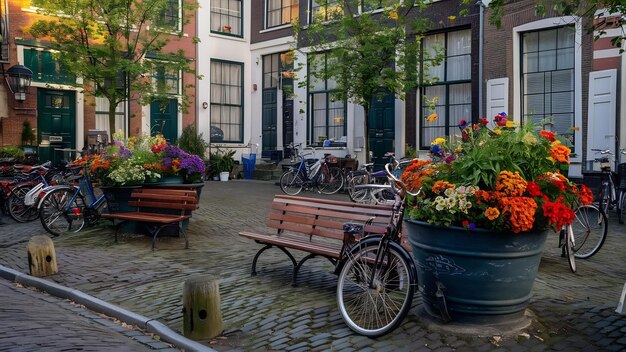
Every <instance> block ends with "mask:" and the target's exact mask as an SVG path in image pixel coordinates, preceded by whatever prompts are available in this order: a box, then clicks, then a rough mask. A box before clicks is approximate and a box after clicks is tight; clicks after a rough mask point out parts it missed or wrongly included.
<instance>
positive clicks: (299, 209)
mask: <svg viewBox="0 0 626 352" xmlns="http://www.w3.org/2000/svg"><path fill="white" fill-rule="evenodd" d="M272 209H273V210H276V211H280V212H292V213H301V214H309V215H317V216H325V217H331V218H341V219H345V220H346V221H345V222H348V221H353V222H361V223H364V222H365V221H367V220H368V219H370V218H371V217H375V218H374V220H373V221H374V222H376V223H385V224H388V223H389V219H390V218H391V214H389V215H386V216H383V215H379V214H368V213H365V212H358V211H357V210H356V209H353V211H351V212H341V211H338V210H334V209H325V208H319V207H305V206H301V205H293V204H289V205H285V204H280V203H278V204H276V203H274V204H272Z"/></svg>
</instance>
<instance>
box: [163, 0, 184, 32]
mask: <svg viewBox="0 0 626 352" xmlns="http://www.w3.org/2000/svg"><path fill="white" fill-rule="evenodd" d="M180 1H181V0H168V1H167V3H166V4H165V7H164V8H163V10H162V11H161V16H160V18H159V21H158V23H157V25H158V26H159V27H165V28H171V29H174V30H182V26H181V24H182V21H181V18H182V6H181V3H180Z"/></svg>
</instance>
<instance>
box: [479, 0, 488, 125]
mask: <svg viewBox="0 0 626 352" xmlns="http://www.w3.org/2000/svg"><path fill="white" fill-rule="evenodd" d="M488 5H489V0H480V1H478V6H479V7H480V16H479V18H480V24H479V26H478V28H479V29H478V36H479V39H478V117H479V118H481V117H485V116H484V104H483V51H484V45H483V44H484V43H483V42H484V38H485V7H487V6H488Z"/></svg>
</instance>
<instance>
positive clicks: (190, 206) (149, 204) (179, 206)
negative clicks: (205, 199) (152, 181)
mask: <svg viewBox="0 0 626 352" xmlns="http://www.w3.org/2000/svg"><path fill="white" fill-rule="evenodd" d="M128 205H130V206H132V207H140V208H162V209H176V210H196V209H197V207H196V204H194V203H187V204H184V203H170V202H167V201H166V202H154V201H145V200H130V201H128Z"/></svg>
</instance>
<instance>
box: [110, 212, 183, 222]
mask: <svg viewBox="0 0 626 352" xmlns="http://www.w3.org/2000/svg"><path fill="white" fill-rule="evenodd" d="M102 217H103V218H105V219H120V220H129V221H130V220H134V221H142V222H154V223H160V224H170V223H176V222H180V221H183V220H186V219H189V218H190V217H191V215H170V214H157V213H147V212H142V211H133V212H127V213H114V214H102Z"/></svg>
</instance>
